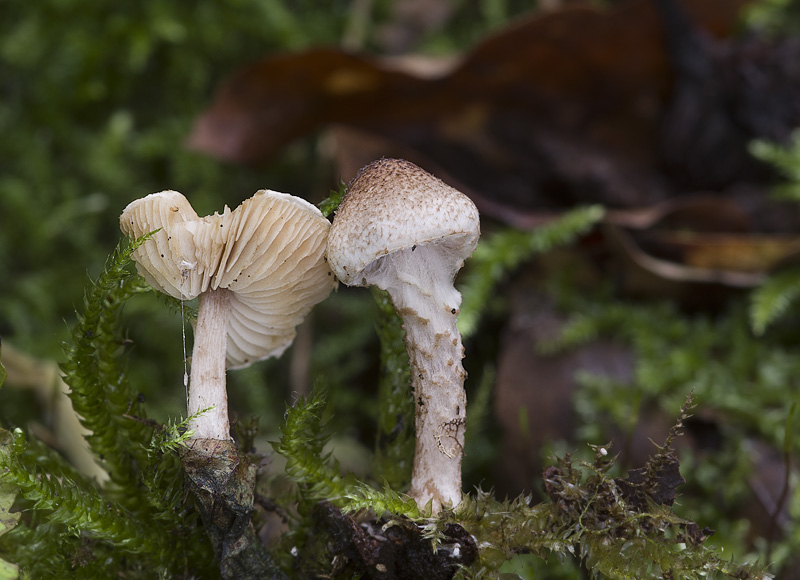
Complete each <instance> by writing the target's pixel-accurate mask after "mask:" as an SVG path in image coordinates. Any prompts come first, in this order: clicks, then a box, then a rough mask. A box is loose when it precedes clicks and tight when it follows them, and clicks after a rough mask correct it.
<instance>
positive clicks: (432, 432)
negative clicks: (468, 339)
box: [375, 244, 467, 514]
mask: <svg viewBox="0 0 800 580" xmlns="http://www.w3.org/2000/svg"><path fill="white" fill-rule="evenodd" d="M433 245H435V244H431V246H433ZM412 254H413V257H412ZM422 254H425V255H424V256H423V255H422ZM458 266H459V267H460V266H461V265H460V264H459V265H458ZM389 269H394V270H396V272H397V279H396V280H395V281H394V283H393V284H392V286H391V287H388V288H384V289H386V290H387V291H388V292H389V296H390V297H391V299H392V302H393V303H394V306H395V308H396V309H397V312H398V314H399V315H400V317H401V318H402V319H403V329H404V330H405V333H406V335H405V343H406V350H407V351H408V356H409V359H410V362H411V384H412V386H413V388H414V403H415V404H414V407H415V409H416V418H415V431H416V447H415V453H414V465H413V468H412V473H411V489H410V492H409V493H410V495H411V496H412V497H413V498H414V499H415V500H416V501H417V505H419V506H420V507H424V506H425V505H427V503H428V502H429V501H431V500H433V503H432V506H433V513H434V514H437V513H438V512H439V511H440V509H441V507H442V506H445V505H449V506H451V507H455V506H456V505H457V504H458V503H459V502H460V501H461V459H462V456H463V454H464V432H465V421H464V419H465V416H466V405H467V396H466V393H465V391H464V380H465V378H466V372H465V371H464V367H463V366H462V364H461V359H462V358H463V357H464V348H463V346H462V344H461V334H460V333H459V331H458V327H457V326H456V321H457V317H458V311H459V306H460V305H461V294H460V293H459V292H458V291H457V290H456V289H455V288H454V286H453V278H454V276H455V272H456V271H457V270H454V269H453V266H452V264H447V260H446V259H443V258H442V247H441V245H440V248H439V249H433V248H432V247H427V246H426V247H415V248H413V249H406V250H403V251H399V252H395V253H394V254H391V255H388V256H386V257H385V258H384V259H383V260H382V261H381V262H380V266H379V270H382V271H384V272H385V271H387V270H389ZM376 274H377V275H378V279H377V280H376V281H375V282H376V285H377V286H379V287H383V285H382V284H381V280H380V278H381V276H380V272H376Z"/></svg>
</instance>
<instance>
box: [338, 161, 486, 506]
mask: <svg viewBox="0 0 800 580" xmlns="http://www.w3.org/2000/svg"><path fill="white" fill-rule="evenodd" d="M479 237H480V220H479V216H478V210H477V209H476V207H475V204H473V203H472V201H471V200H470V199H469V198H468V197H467V196H465V195H464V194H462V193H460V192H459V191H457V190H455V189H453V188H452V187H450V186H449V185H447V184H445V183H444V182H442V181H441V180H439V179H437V178H435V177H434V176H433V175H431V174H429V173H427V172H426V171H424V170H422V169H420V168H419V167H417V166H416V165H414V164H413V163H410V162H408V161H405V160H401V159H381V160H379V161H375V162H373V163H371V164H369V165H367V166H366V167H364V168H363V169H361V171H359V173H358V175H357V176H356V177H355V178H354V179H353V181H352V182H351V183H350V185H349V187H348V190H347V193H346V195H345V196H344V199H343V201H342V204H341V205H340V206H339V209H338V210H337V212H336V216H335V218H334V220H333V224H332V225H331V230H330V233H329V235H328V250H327V256H328V263H329V264H330V267H331V269H332V270H333V272H334V273H335V274H336V276H337V277H338V279H339V280H340V281H342V282H344V283H345V284H347V285H350V286H370V285H374V286H377V287H379V288H381V289H383V290H386V291H388V293H389V297H390V298H391V299H392V302H393V304H394V306H395V308H396V309H397V312H398V314H399V315H400V317H401V318H402V319H403V329H404V330H405V333H406V335H405V343H406V349H407V351H408V355H409V359H410V362H411V380H412V386H413V388H414V400H415V403H416V404H415V408H416V418H415V431H416V445H415V451H414V464H413V468H412V474H411V490H410V494H411V496H412V497H414V499H415V500H416V501H417V504H418V505H420V506H421V507H422V506H425V505H427V503H428V502H429V501H432V507H433V511H434V513H438V512H439V510H440V509H441V507H442V506H445V505H449V506H451V507H454V506H456V505H457V504H458V503H459V502H460V501H461V458H462V456H463V446H464V430H465V423H464V419H465V412H466V402H467V401H466V394H465V392H464V379H465V378H466V372H465V371H464V368H463V366H462V365H461V359H462V358H463V356H464V348H463V346H462V344H461V334H460V333H459V331H458V328H457V326H456V320H457V316H458V311H459V306H460V305H461V294H460V293H459V292H458V291H457V290H456V289H455V287H454V286H453V280H454V278H455V275H456V273H457V272H458V271H459V270H460V269H461V267H462V266H463V264H464V260H466V259H467V258H468V257H469V256H471V255H472V252H473V251H474V250H475V246H476V245H477V243H478V238H479Z"/></svg>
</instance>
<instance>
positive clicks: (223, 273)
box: [120, 190, 336, 440]
mask: <svg viewBox="0 0 800 580" xmlns="http://www.w3.org/2000/svg"><path fill="white" fill-rule="evenodd" d="M120 227H121V229H122V231H123V232H124V233H125V234H127V235H129V236H131V237H135V238H138V237H140V236H142V235H144V234H147V233H150V232H153V231H154V230H158V231H156V233H155V234H154V235H153V236H152V237H151V238H150V239H148V240H147V241H146V242H145V243H144V244H142V245H141V246H140V247H139V248H137V249H136V251H135V252H134V253H133V259H134V260H135V261H136V267H137V270H138V271H139V273H140V274H141V275H142V276H143V277H144V278H145V279H146V280H147V282H148V283H149V284H150V285H151V286H153V287H154V288H156V289H157V290H160V291H161V292H164V293H165V294H169V295H170V296H173V297H175V298H178V299H181V300H191V299H193V298H195V297H197V298H198V311H197V323H196V326H195V341H194V348H193V351H192V364H191V376H190V379H189V394H188V413H189V416H193V415H196V414H197V413H198V412H200V411H202V410H204V409H209V410H208V411H207V412H206V413H204V414H202V415H200V416H199V417H196V418H195V419H193V420H192V422H191V423H190V428H191V429H192V430H193V431H194V434H193V438H195V439H216V440H229V439H231V436H230V425H229V421H228V398H227V392H226V389H225V369H226V367H227V368H242V367H246V366H249V365H250V364H252V363H254V362H256V361H258V360H261V359H264V358H268V357H273V356H280V355H281V354H283V352H284V351H285V350H286V348H288V346H289V345H290V344H291V343H292V341H293V340H294V337H295V327H296V326H297V325H298V324H299V323H300V322H301V321H302V320H303V318H304V317H305V316H306V314H308V312H309V310H311V308H312V307H313V306H314V305H315V304H317V303H318V302H320V301H322V300H323V299H325V298H326V297H327V296H328V294H329V293H330V292H331V290H332V289H333V288H334V287H335V286H336V280H335V278H334V277H333V275H332V274H331V272H330V269H329V268H328V266H327V264H326V263H325V260H324V251H325V240H326V237H327V233H328V227H329V223H328V220H326V219H325V218H324V217H323V216H322V213H320V211H319V210H318V209H317V208H316V207H314V206H313V205H311V204H310V203H308V202H307V201H305V200H303V199H300V198H298V197H294V196H291V195H288V194H285V193H278V192H275V191H269V190H261V191H259V192H257V193H256V194H255V195H254V196H253V197H251V198H249V199H247V200H245V201H244V202H243V203H242V204H241V205H240V206H239V207H237V208H236V209H235V210H233V211H231V210H230V209H229V208H228V207H227V206H225V209H224V211H223V213H222V214H221V215H220V214H218V213H215V214H214V215H211V216H207V217H202V218H201V217H198V216H197V213H195V211H194V210H193V209H192V206H191V205H190V204H189V202H188V201H187V200H186V198H185V197H184V196H183V195H181V194H180V193H178V192H177V191H162V192H160V193H154V194H151V195H148V196H146V197H144V198H142V199H138V200H136V201H134V202H132V203H131V204H130V205H128V207H126V208H125V210H124V211H123V212H122V215H121V216H120Z"/></svg>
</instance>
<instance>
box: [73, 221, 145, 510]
mask: <svg viewBox="0 0 800 580" xmlns="http://www.w3.org/2000/svg"><path fill="white" fill-rule="evenodd" d="M148 237H149V236H143V237H142V238H140V239H138V240H136V241H134V242H132V243H128V242H127V241H123V242H121V243H120V245H119V246H118V247H117V249H116V250H115V252H114V253H113V255H112V256H111V257H110V258H109V260H108V261H107V263H106V266H105V269H104V270H103V272H102V273H101V274H100V276H99V277H98V279H97V280H96V281H95V282H94V283H93V284H92V285H91V286H90V287H89V288H88V289H87V291H86V295H85V297H84V308H83V312H82V313H80V314H79V315H78V323H77V324H76V325H75V327H74V328H73V331H72V342H71V344H70V345H68V346H67V347H66V351H67V361H66V362H65V363H64V364H62V365H61V369H62V371H63V372H64V381H65V382H66V383H67V384H68V385H69V386H70V389H71V392H70V398H71V399H72V404H73V407H74V408H75V411H76V412H77V413H78V415H79V416H80V418H81V423H82V424H83V426H84V427H86V428H87V429H89V430H90V431H91V434H90V435H89V436H88V437H87V440H88V442H89V446H90V448H91V450H92V451H93V452H94V453H95V455H97V456H98V457H100V458H101V459H102V464H103V467H104V468H105V469H106V471H107V472H108V474H109V476H110V478H111V481H112V482H114V483H115V484H117V485H120V486H123V487H124V486H125V485H127V484H129V483H130V482H131V481H132V480H133V479H135V472H136V465H137V464H138V465H144V464H145V463H146V459H147V453H146V448H147V444H148V442H149V441H150V438H151V436H152V429H151V428H150V427H149V426H148V425H147V424H146V423H145V422H143V421H135V420H132V419H131V418H130V417H131V416H132V415H135V416H137V417H144V416H145V414H144V409H143V408H142V406H141V404H140V403H139V402H138V401H137V398H136V396H135V395H134V394H133V392H132V390H131V388H130V385H129V383H128V377H127V374H126V372H125V368H124V364H123V362H124V358H123V357H122V353H123V351H124V345H125V340H124V337H123V336H122V334H121V332H120V328H119V327H120V316H121V311H122V308H123V306H124V304H125V303H126V302H127V301H128V300H129V299H130V298H131V297H132V296H134V295H136V294H140V293H143V292H147V291H149V287H148V286H147V285H146V284H145V282H144V280H143V279H142V278H141V277H139V276H138V275H135V274H133V273H132V272H131V271H130V268H129V265H130V262H131V254H132V253H133V251H134V250H135V249H136V248H137V247H139V246H140V245H141V244H142V243H144V242H145V240H146V239H147V238H148ZM128 499H129V500H130V504H131V505H135V504H136V503H137V501H138V500H136V496H135V495H134V496H133V497H130V496H128Z"/></svg>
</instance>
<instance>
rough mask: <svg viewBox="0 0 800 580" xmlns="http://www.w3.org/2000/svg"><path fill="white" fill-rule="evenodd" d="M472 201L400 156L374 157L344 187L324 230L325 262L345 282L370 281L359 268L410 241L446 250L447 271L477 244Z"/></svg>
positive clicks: (409, 246) (408, 245) (412, 244)
mask: <svg viewBox="0 0 800 580" xmlns="http://www.w3.org/2000/svg"><path fill="white" fill-rule="evenodd" d="M479 237H480V219H479V216H478V210H477V208H476V207H475V204H474V203H472V200H471V199H469V198H468V197H467V196H466V195H464V194H463V193H461V192H460V191H458V190H456V189H454V188H453V187H450V186H449V185H447V184H446V183H444V182H443V181H441V180H440V179H437V178H436V177H434V176H433V175H431V174H430V173H428V172H427V171H425V170H423V169H421V168H420V167H418V166H416V165H414V164H413V163H411V162H410V161H406V160H404V159H379V160H377V161H373V162H372V163H370V164H369V165H367V166H365V167H364V168H362V169H361V170H360V171H359V172H358V174H357V175H356V176H355V178H354V179H353V181H352V182H350V185H349V186H348V188H347V194H346V195H345V196H344V199H343V200H342V203H341V205H340V206H339V209H338V210H337V211H336V216H335V219H334V221H333V225H332V226H331V230H330V233H329V235H328V251H327V255H328V263H329V265H330V267H331V269H332V270H333V272H334V274H336V277H337V278H338V279H339V280H341V281H342V282H344V283H345V284H347V285H350V286H367V285H369V284H370V283H371V282H370V281H369V280H367V277H366V276H365V275H364V272H365V270H367V269H368V267H369V266H370V265H371V264H373V263H374V262H375V261H376V260H378V259H379V258H382V257H384V256H386V255H389V254H393V253H395V252H399V251H402V250H407V249H412V250H413V249H415V247H416V246H426V245H430V246H432V247H433V246H437V247H440V248H442V249H443V250H446V252H445V253H446V255H447V260H448V261H449V264H450V265H449V266H447V267H448V268H449V269H451V270H452V275H455V273H456V272H457V271H458V270H459V269H460V268H461V266H462V265H463V264H464V260H466V259H467V258H468V257H469V256H471V255H472V252H473V251H474V250H475V247H476V245H477V243H478V238H479Z"/></svg>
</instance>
